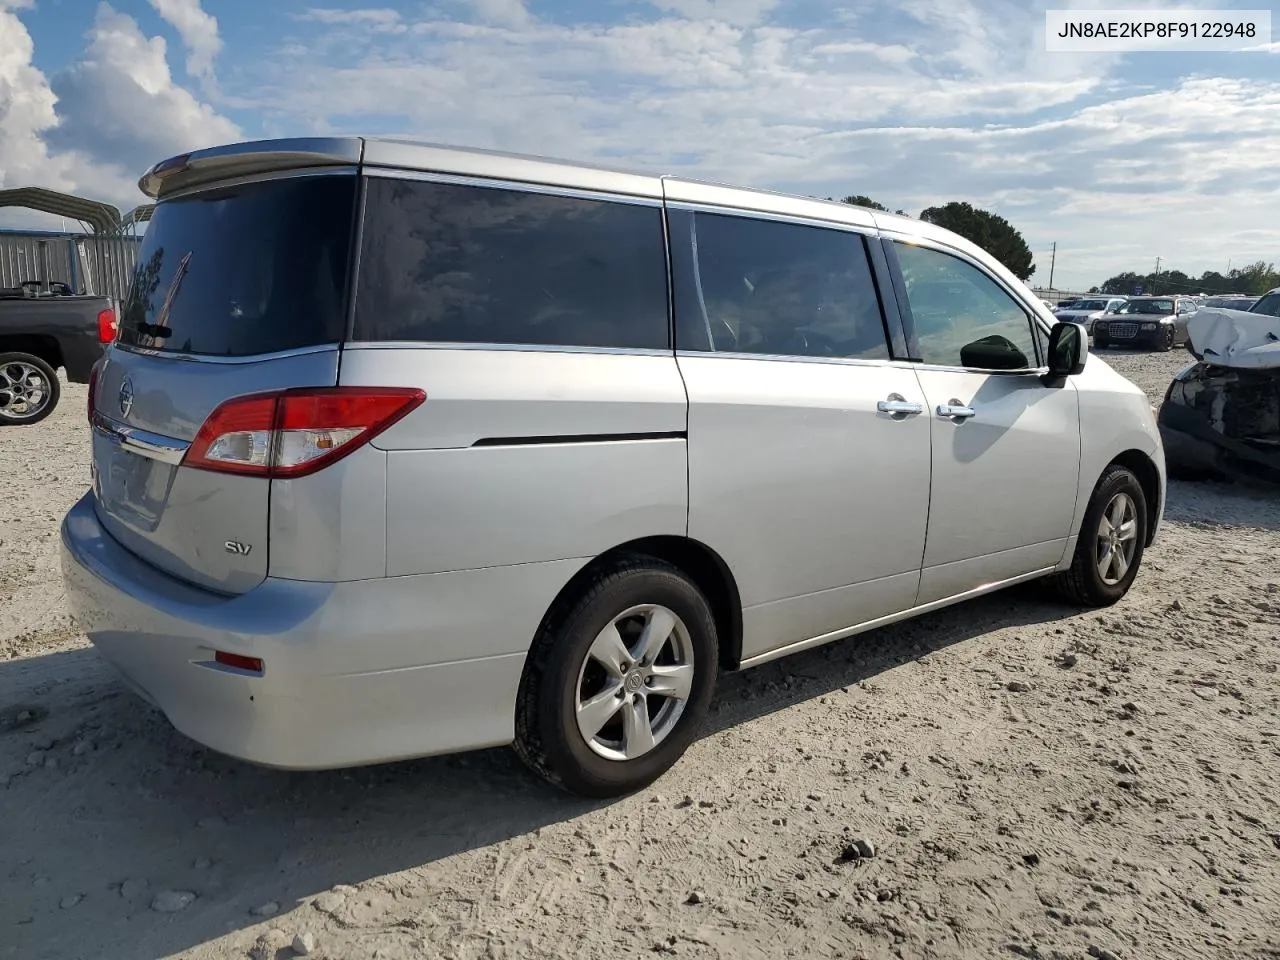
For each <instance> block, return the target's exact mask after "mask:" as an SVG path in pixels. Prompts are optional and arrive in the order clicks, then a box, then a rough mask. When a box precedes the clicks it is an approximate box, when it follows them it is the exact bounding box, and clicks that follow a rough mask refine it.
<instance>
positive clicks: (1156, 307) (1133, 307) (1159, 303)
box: [1116, 300, 1173, 315]
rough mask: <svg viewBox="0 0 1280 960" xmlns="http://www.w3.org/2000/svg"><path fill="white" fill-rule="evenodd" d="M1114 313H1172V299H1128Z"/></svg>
mask: <svg viewBox="0 0 1280 960" xmlns="http://www.w3.org/2000/svg"><path fill="white" fill-rule="evenodd" d="M1116 313H1142V314H1156V315H1167V314H1170V313H1173V301H1172V300H1130V301H1129V302H1128V303H1126V304H1125V305H1124V306H1122V307H1120V308H1119V309H1118V310H1117V311H1116Z"/></svg>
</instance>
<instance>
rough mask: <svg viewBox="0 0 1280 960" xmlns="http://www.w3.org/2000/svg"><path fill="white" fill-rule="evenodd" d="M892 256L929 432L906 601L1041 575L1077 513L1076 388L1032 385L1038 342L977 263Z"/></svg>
mask: <svg viewBox="0 0 1280 960" xmlns="http://www.w3.org/2000/svg"><path fill="white" fill-rule="evenodd" d="M894 247H895V250H896V253H897V260H898V263H899V264H900V266H901V270H902V276H903V281H904V286H905V288H906V293H907V300H908V306H909V308H910V309H909V323H910V325H911V326H912V327H913V328H914V349H915V350H916V352H917V356H918V357H919V359H920V360H921V361H922V362H921V364H920V365H919V367H918V368H917V371H916V373H917V376H918V378H919V381H920V386H921V388H922V390H923V392H924V395H925V400H926V403H927V405H928V415H929V419H930V423H931V426H932V450H933V457H932V460H933V480H932V488H931V494H930V508H929V528H928V534H927V537H926V542H925V551H924V567H923V570H922V572H921V578H920V593H919V597H918V600H917V602H918V603H922V604H923V603H930V602H932V601H935V600H941V599H944V598H946V597H953V596H956V595H958V594H962V593H965V592H967V591H970V590H974V589H977V588H979V587H983V586H986V585H989V584H992V583H998V582H1001V581H1004V580H1008V579H1010V578H1013V577H1018V576H1022V575H1024V574H1028V573H1032V572H1034V571H1039V570H1046V571H1047V570H1050V569H1052V568H1053V567H1054V566H1056V565H1057V564H1058V562H1059V561H1060V560H1061V559H1062V556H1063V551H1064V550H1065V548H1066V544H1067V539H1068V537H1069V536H1070V534H1071V522H1072V517H1073V515H1074V513H1075V507H1076V489H1077V481H1078V479H1079V469H1080V413H1079V403H1078V399H1077V395H1076V391H1075V387H1074V386H1073V385H1072V384H1071V383H1070V381H1061V382H1059V383H1057V384H1054V385H1046V384H1045V383H1044V382H1043V381H1042V380H1041V377H1040V369H1039V368H1040V362H1039V359H1038V357H1039V353H1040V352H1041V350H1042V349H1043V338H1042V337H1041V336H1039V335H1038V334H1037V333H1036V331H1035V328H1034V326H1033V321H1032V319H1031V317H1030V315H1029V314H1028V312H1027V311H1026V309H1024V307H1023V306H1022V305H1021V304H1019V303H1018V302H1017V300H1015V299H1014V297H1013V296H1012V295H1011V294H1010V293H1009V292H1008V291H1007V290H1006V289H1005V288H1004V287H1003V286H1002V285H1001V284H1000V283H999V282H998V281H997V280H995V279H994V278H993V277H991V276H990V275H988V274H987V273H986V272H985V271H984V270H982V269H981V268H980V267H979V266H978V265H977V264H975V263H974V262H972V261H970V260H967V259H964V258H962V257H960V256H957V255H955V254H952V253H950V252H946V251H944V250H942V249H935V248H932V247H930V246H927V245H920V244H914V243H913V244H906V243H895V244H894Z"/></svg>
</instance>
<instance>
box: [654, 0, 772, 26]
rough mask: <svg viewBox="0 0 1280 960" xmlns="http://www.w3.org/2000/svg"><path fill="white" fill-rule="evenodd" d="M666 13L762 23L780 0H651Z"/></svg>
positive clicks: (723, 20) (724, 20)
mask: <svg viewBox="0 0 1280 960" xmlns="http://www.w3.org/2000/svg"><path fill="white" fill-rule="evenodd" d="M649 2H650V3H651V4H652V5H653V6H655V7H657V8H658V9H659V10H661V11H663V12H664V13H675V14H678V15H680V16H682V17H685V18H687V19H689V20H716V21H721V22H723V23H730V24H733V25H734V26H738V27H749V26H753V25H755V24H758V23H762V22H763V21H764V20H765V18H766V17H767V16H768V14H769V13H770V12H771V11H772V10H773V9H774V8H775V7H776V6H778V0H649Z"/></svg>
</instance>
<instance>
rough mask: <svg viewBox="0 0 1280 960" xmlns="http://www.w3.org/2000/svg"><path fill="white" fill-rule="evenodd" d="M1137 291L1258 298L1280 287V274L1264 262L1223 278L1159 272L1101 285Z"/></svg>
mask: <svg viewBox="0 0 1280 960" xmlns="http://www.w3.org/2000/svg"><path fill="white" fill-rule="evenodd" d="M1136 287H1142V292H1143V293H1145V294H1152V293H1157V294H1160V293H1163V294H1173V293H1208V294H1225V293H1242V294H1251V295H1253V296H1261V295H1262V294H1264V293H1266V292H1267V291H1268V290H1272V289H1274V288H1276V287H1280V273H1277V272H1276V268H1275V264H1272V263H1267V262H1266V261H1265V260H1259V261H1257V262H1256V263H1251V264H1249V265H1248V266H1245V267H1237V268H1236V269H1234V270H1230V271H1228V272H1227V273H1225V274H1222V273H1219V272H1218V271H1216V270H1206V271H1205V272H1204V273H1203V274H1201V275H1200V276H1199V277H1192V276H1189V275H1187V274H1185V273H1183V272H1182V271H1181V270H1161V271H1160V272H1159V273H1158V274H1156V273H1145V274H1138V273H1134V272H1132V271H1126V272H1125V273H1118V274H1116V275H1115V276H1114V277H1111V278H1110V279H1109V280H1107V281H1106V283H1104V284H1102V292H1103V293H1112V294H1131V293H1133V291H1134V289H1135V288H1136Z"/></svg>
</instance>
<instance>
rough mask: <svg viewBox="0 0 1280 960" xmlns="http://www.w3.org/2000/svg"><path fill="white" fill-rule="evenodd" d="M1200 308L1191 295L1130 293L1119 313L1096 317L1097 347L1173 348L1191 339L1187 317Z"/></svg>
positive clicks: (1094, 328) (1095, 335)
mask: <svg viewBox="0 0 1280 960" xmlns="http://www.w3.org/2000/svg"><path fill="white" fill-rule="evenodd" d="M1198 309H1199V307H1198V306H1197V305H1196V302H1195V301H1194V300H1192V299H1191V298H1190V297H1181V296H1169V297H1130V298H1129V299H1128V300H1127V301H1126V302H1125V303H1124V304H1123V305H1122V306H1121V307H1120V308H1119V309H1118V310H1116V312H1115V313H1109V314H1106V315H1104V316H1102V317H1100V318H1099V319H1097V320H1095V321H1094V324H1093V342H1094V345H1095V346H1096V347H1099V348H1105V347H1110V346H1119V347H1148V348H1154V349H1156V350H1172V349H1173V348H1174V347H1175V346H1177V345H1178V344H1183V343H1186V342H1187V321H1188V320H1189V319H1190V318H1191V317H1192V315H1193V314H1194V313H1195V312H1196V311H1197V310H1198Z"/></svg>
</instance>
